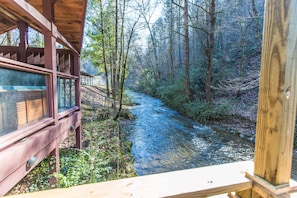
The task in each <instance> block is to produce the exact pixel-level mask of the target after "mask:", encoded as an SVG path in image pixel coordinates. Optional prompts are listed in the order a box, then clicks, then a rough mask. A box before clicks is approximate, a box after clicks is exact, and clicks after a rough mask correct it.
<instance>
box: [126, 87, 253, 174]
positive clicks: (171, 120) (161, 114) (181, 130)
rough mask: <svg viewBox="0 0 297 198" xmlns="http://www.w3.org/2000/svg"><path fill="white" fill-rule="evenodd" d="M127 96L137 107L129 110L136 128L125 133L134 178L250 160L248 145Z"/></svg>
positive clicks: (152, 100)
mask: <svg viewBox="0 0 297 198" xmlns="http://www.w3.org/2000/svg"><path fill="white" fill-rule="evenodd" d="M128 94H129V95H130V97H131V98H132V101H133V102H135V103H137V104H138V105H136V106H134V107H133V108H132V109H131V112H132V114H134V115H135V116H136V120H135V124H134V125H133V126H132V127H131V128H130V129H129V130H127V131H129V132H128V134H127V137H128V140H130V141H131V142H132V143H133V146H132V154H133V156H134V160H135V161H134V168H135V171H136V174H137V175H147V174H153V173H160V172H167V171H174V170H180V169H188V168H195V167H202V166H209V165H215V164H222V163H228V162H235V161H244V160H252V159H253V155H254V151H253V150H254V148H253V146H252V145H251V144H250V143H248V142H245V141H244V140H242V139H240V138H235V137H233V136H231V135H229V134H227V133H219V132H216V131H213V130H212V129H211V128H209V127H207V126H203V125H200V124H198V123H197V122H194V121H192V120H190V119H188V118H185V117H183V116H181V115H180V114H178V113H177V112H176V111H174V110H172V109H170V108H167V107H165V106H163V104H162V102H161V101H160V100H159V99H156V98H152V97H149V96H147V95H144V94H140V93H135V92H128Z"/></svg>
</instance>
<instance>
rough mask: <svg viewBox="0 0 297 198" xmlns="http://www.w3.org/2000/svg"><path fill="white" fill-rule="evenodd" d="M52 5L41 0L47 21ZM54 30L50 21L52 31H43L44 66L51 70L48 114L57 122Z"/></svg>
mask: <svg viewBox="0 0 297 198" xmlns="http://www.w3.org/2000/svg"><path fill="white" fill-rule="evenodd" d="M53 9H54V5H53V3H52V1H46V0H43V10H44V14H45V17H46V18H47V19H48V20H49V21H53V15H52V14H53V11H46V10H53ZM56 32H57V27H56V26H55V25H54V24H53V23H52V31H46V32H44V62H45V68H48V69H51V70H52V75H51V76H50V77H49V79H48V83H47V86H48V99H49V100H48V103H49V115H50V116H52V117H53V118H54V119H55V124H57V123H58V103H57V101H58V96H57V60H56V59H57V57H56V54H57V52H56V51H57V50H56Z"/></svg>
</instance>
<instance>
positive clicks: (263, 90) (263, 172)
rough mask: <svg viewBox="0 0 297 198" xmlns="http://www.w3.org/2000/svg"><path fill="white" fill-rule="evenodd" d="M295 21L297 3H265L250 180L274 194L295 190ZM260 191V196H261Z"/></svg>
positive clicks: (273, 0)
mask: <svg viewBox="0 0 297 198" xmlns="http://www.w3.org/2000/svg"><path fill="white" fill-rule="evenodd" d="M296 19H297V1H295V0H266V2H265V20H264V33H263V44H262V60H261V73H260V88H259V101H258V117H257V133H256V145H255V158H254V161H255V167H254V175H250V178H251V179H252V180H254V183H255V185H256V186H260V188H259V189H262V190H263V189H264V191H265V192H268V194H271V195H274V194H280V193H284V192H285V191H289V190H290V189H292V188H289V183H290V177H291V166H292V153H293V141H294V127H295V119H296V102H297V93H296V92H297V89H296V88H297V20H296ZM259 183H260V184H259ZM255 189H256V188H255ZM281 189H283V190H281ZM284 189H285V190H284ZM260 191H261V190H259V191H257V193H258V194H260V195H261V192H260ZM264 191H263V192H264ZM271 191H273V192H271ZM261 196H264V197H266V196H265V195H261Z"/></svg>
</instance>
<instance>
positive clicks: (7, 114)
mask: <svg viewBox="0 0 297 198" xmlns="http://www.w3.org/2000/svg"><path fill="white" fill-rule="evenodd" d="M0 76H1V78H0V136H3V135H5V134H8V133H10V132H13V131H15V130H17V129H18V128H19V127H21V126H23V125H25V124H28V123H30V122H33V121H36V120H39V119H42V118H45V117H48V108H47V106H48V105H47V96H46V76H45V75H42V74H34V73H29V72H23V71H16V70H11V69H6V68H1V67H0Z"/></svg>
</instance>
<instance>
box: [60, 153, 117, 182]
mask: <svg viewBox="0 0 297 198" xmlns="http://www.w3.org/2000/svg"><path fill="white" fill-rule="evenodd" d="M61 156H62V157H61V160H60V163H61V170H60V172H59V173H56V174H54V175H55V176H56V177H57V178H58V179H59V187H61V188H67V187H71V186H76V185H81V184H86V183H93V182H100V181H105V180H106V179H107V178H108V174H109V172H110V171H111V170H112V167H111V166H110V165H109V160H108V159H106V157H105V156H102V154H100V153H99V152H95V151H94V150H62V151H61Z"/></svg>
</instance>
